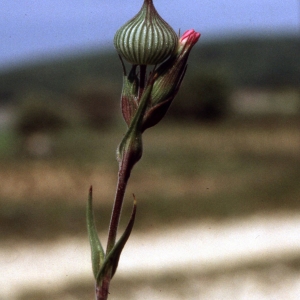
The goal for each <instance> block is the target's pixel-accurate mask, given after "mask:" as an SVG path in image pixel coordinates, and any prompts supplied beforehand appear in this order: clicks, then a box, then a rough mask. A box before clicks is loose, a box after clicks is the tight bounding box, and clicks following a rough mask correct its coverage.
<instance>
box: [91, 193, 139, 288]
mask: <svg viewBox="0 0 300 300" xmlns="http://www.w3.org/2000/svg"><path fill="white" fill-rule="evenodd" d="M92 194H93V191H92V187H90V191H89V198H88V204H87V210H86V220H87V230H88V236H89V241H90V246H91V258H92V268H93V273H94V278H95V279H96V282H97V286H101V283H102V281H103V279H104V278H105V277H106V276H109V277H110V279H111V278H112V277H113V276H114V274H115V272H116V270H117V267H118V263H119V259H120V255H121V252H122V250H123V248H124V246H125V244H126V242H127V240H128V238H129V236H130V234H131V231H132V228H133V224H134V220H135V214H136V200H135V197H134V203H133V209H132V213H131V217H130V220H129V223H128V225H127V227H126V229H125V231H124V233H123V234H122V236H121V237H120V239H119V240H118V242H117V243H116V244H115V245H114V247H113V248H112V250H111V251H110V252H109V253H106V254H105V252H104V250H103V247H102V245H101V242H100V239H99V237H98V233H97V229H96V224H95V217H94V212H93V195H92Z"/></svg>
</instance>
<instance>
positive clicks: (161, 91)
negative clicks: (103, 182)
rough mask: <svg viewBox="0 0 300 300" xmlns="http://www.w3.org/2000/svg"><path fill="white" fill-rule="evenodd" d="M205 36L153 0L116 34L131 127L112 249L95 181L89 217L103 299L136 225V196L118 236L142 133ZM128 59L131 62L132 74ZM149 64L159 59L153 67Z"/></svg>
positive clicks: (160, 113)
mask: <svg viewBox="0 0 300 300" xmlns="http://www.w3.org/2000/svg"><path fill="white" fill-rule="evenodd" d="M199 38H200V33H198V32H196V31H194V30H193V29H191V30H188V31H186V32H185V33H184V34H183V35H182V37H181V38H178V37H177V35H176V33H175V32H174V30H173V29H172V28H171V27H170V26H169V25H168V24H167V23H166V22H165V21H164V20H163V19H162V18H161V17H160V16H159V14H158V13H157V11H156V9H155V7H154V5H153V2H152V0H144V3H143V6H142V8H141V10H140V12H139V13H138V14H137V15H136V16H135V17H134V18H132V19H131V20H130V21H128V22H127V23H126V24H125V25H123V26H122V27H121V28H120V29H119V30H118V31H117V33H116V35H115V38H114V43H115V47H116V49H117V51H118V53H119V57H120V59H121V63H122V67H123V88H122V93H121V109H122V114H123V118H124V120H125V122H126V124H127V126H128V129H127V132H126V134H125V136H124V138H123V140H122V141H121V143H120V145H119V146H118V149H117V160H118V162H119V173H118V183H117V189H116V195H115V201H114V205H113V210H112V215H111V220H110V226H109V232H108V240H107V247H106V251H104V249H103V247H102V244H101V242H100V240H99V238H98V234H97V230H96V226H95V220H94V215H93V206H92V187H91V188H90V192H89V200H88V205H87V211H86V219H87V228H88V235H89V240H90V246H91V256H92V267H93V274H94V277H95V280H96V299H97V300H106V299H107V297H108V292H109V285H110V281H111V279H112V277H113V276H114V274H115V272H116V270H117V267H118V262H119V258H120V255H121V252H122V250H123V248H124V246H125V244H126V242H127V240H128V238H129V236H130V234H131V230H132V228H133V224H134V220H135V215H136V200H135V198H134V203H133V210H132V214H131V218H130V220H129V223H128V225H127V227H126V229H125V231H124V233H123V234H122V235H121V237H120V239H119V240H118V241H116V236H117V230H118V225H119V220H120V216H121V210H122V205H123V200H124V195H125V190H126V186H127V182H128V179H129V177H130V174H131V170H132V169H133V166H134V165H135V164H136V163H137V162H138V161H139V160H140V158H141V157H142V153H143V145H142V134H143V132H144V131H145V130H146V129H147V128H149V127H152V126H154V125H156V124H157V123H158V122H159V121H160V120H161V119H162V118H163V117H164V115H165V114H166V112H167V110H168V108H169V107H170V105H171V103H172V101H173V100H174V98H175V96H176V94H177V92H178V90H179V88H180V84H181V82H182V80H183V77H184V75H185V72H186V68H187V60H188V56H189V54H190V51H191V49H192V48H193V46H194V45H195V44H196V43H197V41H198V39H199ZM123 59H125V60H127V61H128V62H129V63H130V64H131V69H130V71H129V73H128V74H127V71H126V67H125V64H124V62H123ZM159 64H160V65H159ZM148 65H155V67H154V68H153V70H152V71H150V72H149V73H147V66H148ZM157 65H158V66H157Z"/></svg>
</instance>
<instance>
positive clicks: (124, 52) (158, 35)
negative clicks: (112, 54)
mask: <svg viewBox="0 0 300 300" xmlns="http://www.w3.org/2000/svg"><path fill="white" fill-rule="evenodd" d="M177 43H178V37H177V34H176V33H175V31H174V30H173V29H172V27H171V26H170V25H169V24H168V23H167V22H166V21H164V20H163V19H162V18H161V16H160V15H159V14H158V13H157V11H156V9H155V7H154V5H153V2H152V0H144V4H143V6H142V8H141V10H140V11H139V13H138V14H137V15H136V16H135V17H134V18H132V19H131V20H130V21H128V22H127V23H126V24H125V25H123V26H122V27H121V28H120V29H119V30H118V31H117V32H116V34H115V37H114V45H115V47H116V49H117V51H118V53H119V54H120V55H121V56H122V57H123V58H124V59H126V60H127V61H128V62H129V63H131V64H134V65H156V64H159V63H161V62H163V61H164V60H165V59H166V58H168V57H169V56H170V55H171V54H172V52H173V51H174V49H175V48H176V46H177Z"/></svg>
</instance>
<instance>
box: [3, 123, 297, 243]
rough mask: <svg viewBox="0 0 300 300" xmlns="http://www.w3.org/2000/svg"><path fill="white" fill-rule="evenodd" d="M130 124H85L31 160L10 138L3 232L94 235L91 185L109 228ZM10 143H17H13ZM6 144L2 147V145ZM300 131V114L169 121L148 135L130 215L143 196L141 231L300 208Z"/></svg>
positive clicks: (39, 236)
mask: <svg viewBox="0 0 300 300" xmlns="http://www.w3.org/2000/svg"><path fill="white" fill-rule="evenodd" d="M123 131H124V130H123V129H120V128H117V129H114V130H109V129H108V130H106V131H103V132H90V131H83V130H82V129H81V130H78V129H72V130H70V131H66V132H62V133H60V134H58V135H56V136H55V137H54V138H53V141H54V145H53V148H54V150H53V153H54V154H53V156H50V157H48V158H44V159H32V158H31V159H29V158H26V157H24V156H22V155H21V154H18V151H15V150H14V148H12V147H16V145H17V143H16V142H15V141H14V142H13V141H11V140H9V139H8V140H9V142H7V143H8V144H7V145H6V146H5V147H2V157H3V159H2V161H1V169H0V180H1V188H0V204H1V210H0V234H1V236H2V240H10V239H15V238H16V237H18V238H21V239H25V238H26V239H32V240H43V239H47V240H49V239H51V238H53V239H54V238H56V237H58V236H62V235H70V236H74V235H82V236H85V235H86V228H85V219H84V218H85V212H84V209H85V204H86V198H87V191H88V189H89V186H90V185H91V184H92V185H93V187H94V198H95V207H96V215H97V216H99V222H98V223H99V226H98V227H99V228H100V229H101V230H104V231H106V230H107V227H108V221H109V218H110V210H111V207H112V202H113V197H114V192H115V184H116V174H117V162H116V161H115V157H114V156H115V148H116V145H117V144H118V142H119V141H120V139H121V137H122V134H123V133H124V132H123ZM10 147H11V148H10ZM3 149H4V150H3ZM299 150H300V135H299V124H298V123H297V122H296V121H293V120H277V121H276V122H275V121H268V122H267V121H261V120H260V121H259V120H244V121H241V120H239V121H228V122H225V123H222V124H215V125H203V124H167V123H164V124H162V125H160V126H158V127H156V128H154V129H151V130H149V131H148V132H146V133H145V135H144V156H143V158H142V160H141V162H139V163H138V165H137V166H136V168H135V169H134V170H133V174H132V177H131V179H130V183H129V186H128V190H127V195H126V200H125V205H124V217H123V221H124V222H126V220H127V218H128V215H129V213H130V209H131V205H132V196H131V195H132V193H135V195H136V197H137V200H138V214H137V220H136V225H135V230H147V229H151V228H153V227H159V226H163V225H164V223H168V224H172V223H174V224H178V223H180V222H182V223H184V222H186V221H197V220H203V219H206V218H207V219H223V218H233V217H240V216H247V215H251V214H255V213H257V212H260V213H261V212H265V213H270V212H274V211H278V210H286V211H289V210H290V211H294V210H298V209H300V201H299V198H300V186H299V179H300V168H299V165H300V156H299Z"/></svg>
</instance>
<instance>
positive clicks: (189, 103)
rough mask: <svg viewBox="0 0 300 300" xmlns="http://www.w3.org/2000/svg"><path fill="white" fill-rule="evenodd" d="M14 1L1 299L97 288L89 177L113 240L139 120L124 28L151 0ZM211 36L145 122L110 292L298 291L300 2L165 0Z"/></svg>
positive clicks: (241, 294)
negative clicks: (120, 173)
mask: <svg viewBox="0 0 300 300" xmlns="http://www.w3.org/2000/svg"><path fill="white" fill-rule="evenodd" d="M123 2H124V1H121V0H110V1H95V0H88V1H84V2H82V1H74V0H73V1H70V0H65V1H57V0H54V1H53V0H52V1H48V0H44V1H40V2H37V1H31V0H29V1H24V2H21V1H8V0H2V3H1V11H0V25H1V32H0V38H1V47H0V166H1V168H0V237H1V238H0V269H1V270H2V271H1V272H2V276H1V279H0V299H1V300H29V299H49V300H50V299H51V300H53V299H55V300H58V299H64V300H71V299H74V300H75V299H93V297H94V296H93V295H94V291H93V290H94V287H93V286H94V282H93V279H92V271H91V265H90V256H89V255H90V254H89V245H88V239H87V233H86V225H85V205H86V200H87V193H88V189H89V186H90V185H91V184H92V185H93V187H94V199H95V200H94V205H95V210H96V217H97V221H98V222H97V224H98V228H99V232H100V235H101V237H102V241H103V243H104V244H105V241H106V233H107V229H108V223H109V219H110V212H111V208H112V203H113V198H114V193H115V185H116V180H117V170H118V165H117V162H116V160H115V149H116V147H117V145H118V143H119V142H120V141H121V139H122V136H123V134H124V133H125V131H126V125H125V123H124V121H123V120H122V117H121V112H120V109H119V98H120V91H121V87H122V68H121V64H120V61H119V59H118V56H117V54H116V52H115V51H114V48H113V42H112V41H113V36H114V33H115V31H116V30H117V29H118V28H119V27H120V26H121V25H122V24H124V23H125V22H126V21H127V20H128V19H129V18H131V17H132V16H133V15H134V14H135V13H137V12H138V10H139V8H140V6H141V5H142V1H141V0H140V1H137V0H132V1H127V3H126V5H124V3H123ZM154 4H155V6H156V8H157V10H158V11H159V13H160V14H161V16H162V17H163V18H164V19H165V20H166V21H168V23H169V24H170V25H171V26H172V27H173V28H174V29H175V30H179V29H180V31H181V32H184V31H185V30H187V29H191V28H194V29H195V30H196V31H199V32H201V34H202V36H201V38H200V40H199V42H198V44H197V45H196V47H195V48H194V49H193V51H192V53H191V56H190V60H189V66H188V71H187V75H186V78H185V80H184V82H183V84H182V88H181V90H180V92H179V94H178V96H177V97H176V99H175V101H174V104H173V105H172V107H171V108H170V110H169V112H168V114H167V116H166V117H165V119H164V120H163V121H162V122H161V123H160V124H159V125H157V126H156V127H155V128H151V129H150V130H148V131H146V132H145V134H144V155H143V158H142V160H141V161H140V162H139V163H138V165H137V166H136V167H135V169H134V171H133V174H132V177H131V179H130V182H129V186H128V190H127V195H126V199H125V204H124V210H123V217H122V220H121V229H122V228H124V226H125V224H126V221H127V220H128V218H129V216H130V210H131V206H132V196H131V195H132V193H135V195H136V197H137V200H138V212H137V218H136V224H135V227H134V230H133V233H132V237H131V238H130V239H129V242H128V245H126V247H125V250H124V253H123V255H122V258H121V261H120V267H119V272H117V274H116V277H115V278H114V280H113V281H112V286H111V298H112V299H118V300H119V299H120V300H121V299H132V300H134V299H164V300H166V299H210V300H211V299H299V297H300V284H299V276H300V252H299V250H300V238H299V230H298V229H299V226H300V185H299V180H300V132H299V129H300V128H299V125H300V120H299V117H300V27H299V26H300V22H299V19H300V3H299V1H296V0H294V1H292V0H287V1H279V0H278V1H266V0H263V1H262V0H260V1H258V0H253V1H239V2H238V3H237V2H236V1H233V0H229V1H206V0H203V1H199V0H191V1H188V2H187V1H184V0H178V1H176V2H175V1H168V2H166V1H163V0H156V1H154Z"/></svg>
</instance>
